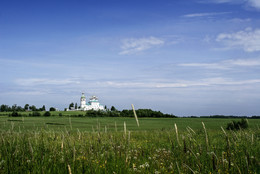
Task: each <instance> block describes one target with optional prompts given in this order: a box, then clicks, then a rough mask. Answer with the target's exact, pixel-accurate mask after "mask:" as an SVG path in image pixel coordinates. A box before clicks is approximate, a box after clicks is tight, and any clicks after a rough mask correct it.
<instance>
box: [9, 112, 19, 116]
mask: <svg viewBox="0 0 260 174" xmlns="http://www.w3.org/2000/svg"><path fill="white" fill-rule="evenodd" d="M10 116H11V117H20V116H21V115H20V114H19V113H18V112H16V111H13V112H12V114H11V115H10Z"/></svg>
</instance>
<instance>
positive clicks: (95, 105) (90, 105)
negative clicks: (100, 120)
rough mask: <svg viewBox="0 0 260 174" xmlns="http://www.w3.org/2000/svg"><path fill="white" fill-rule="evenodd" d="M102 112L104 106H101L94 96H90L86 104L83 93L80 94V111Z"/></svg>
mask: <svg viewBox="0 0 260 174" xmlns="http://www.w3.org/2000/svg"><path fill="white" fill-rule="evenodd" d="M92 109H93V110H104V106H103V105H101V104H100V103H99V101H98V98H97V97H96V96H92V97H91V98H90V99H89V101H88V102H87V100H86V97H85V95H84V93H82V96H81V97H80V109H79V110H83V111H87V110H92Z"/></svg>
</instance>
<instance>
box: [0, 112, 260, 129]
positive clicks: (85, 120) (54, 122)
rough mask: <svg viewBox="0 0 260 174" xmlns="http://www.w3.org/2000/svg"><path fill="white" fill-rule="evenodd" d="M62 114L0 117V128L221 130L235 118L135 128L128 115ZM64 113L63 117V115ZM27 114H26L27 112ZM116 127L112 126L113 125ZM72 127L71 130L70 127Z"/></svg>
mask: <svg viewBox="0 0 260 174" xmlns="http://www.w3.org/2000/svg"><path fill="white" fill-rule="evenodd" d="M59 113H62V114H63V117H59V116H52V117H27V116H25V117H8V116H0V129H2V130H8V129H10V127H13V129H14V130H16V131H18V130H20V131H24V130H25V131H26V130H40V129H51V130H55V131H56V130H62V131H64V130H65V129H67V130H70V131H78V130H80V131H93V129H94V130H97V129H98V130H99V131H104V130H105V129H106V130H107V131H114V130H115V129H117V130H118V131H122V130H123V128H124V122H125V123H126V126H127V129H128V130H131V131H143V130H164V129H173V128H174V124H175V123H176V124H177V126H178V128H179V130H186V128H187V126H189V127H191V128H192V129H194V130H199V129H202V124H201V122H204V123H205V125H206V128H207V129H209V130H212V131H214V130H215V131H219V130H221V129H220V127H221V126H222V127H223V128H225V126H226V124H227V123H229V122H231V121H232V120H239V119H222V118H139V122H140V127H137V124H136V121H135V119H134V117H133V118H129V117H97V118H95V117H93V118H92V117H69V116H68V115H69V114H71V113H72V112H55V115H58V114H59ZM66 114H67V116H66ZM74 114H75V115H78V114H82V112H80V111H79V112H75V113H74ZM27 115H28V113H27ZM248 123H249V127H250V128H252V129H257V128H258V127H260V119H248ZM115 126H116V128H115ZM71 128H72V129H71Z"/></svg>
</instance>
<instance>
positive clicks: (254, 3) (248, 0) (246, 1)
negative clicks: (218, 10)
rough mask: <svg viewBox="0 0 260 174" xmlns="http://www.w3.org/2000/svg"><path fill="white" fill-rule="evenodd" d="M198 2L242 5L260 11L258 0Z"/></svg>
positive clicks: (210, 0)
mask: <svg viewBox="0 0 260 174" xmlns="http://www.w3.org/2000/svg"><path fill="white" fill-rule="evenodd" d="M198 2H200V3H217V4H222V3H230V4H242V5H247V6H251V7H253V8H255V9H258V10H259V9H260V1H259V0H201V1H198Z"/></svg>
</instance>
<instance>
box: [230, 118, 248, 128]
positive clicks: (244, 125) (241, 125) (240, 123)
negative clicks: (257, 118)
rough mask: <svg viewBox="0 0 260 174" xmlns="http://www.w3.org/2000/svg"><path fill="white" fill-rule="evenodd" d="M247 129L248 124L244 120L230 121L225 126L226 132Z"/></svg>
mask: <svg viewBox="0 0 260 174" xmlns="http://www.w3.org/2000/svg"><path fill="white" fill-rule="evenodd" d="M246 128H248V123H247V121H246V119H241V121H232V122H231V123H228V124H227V127H226V129H227V130H239V129H246Z"/></svg>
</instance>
